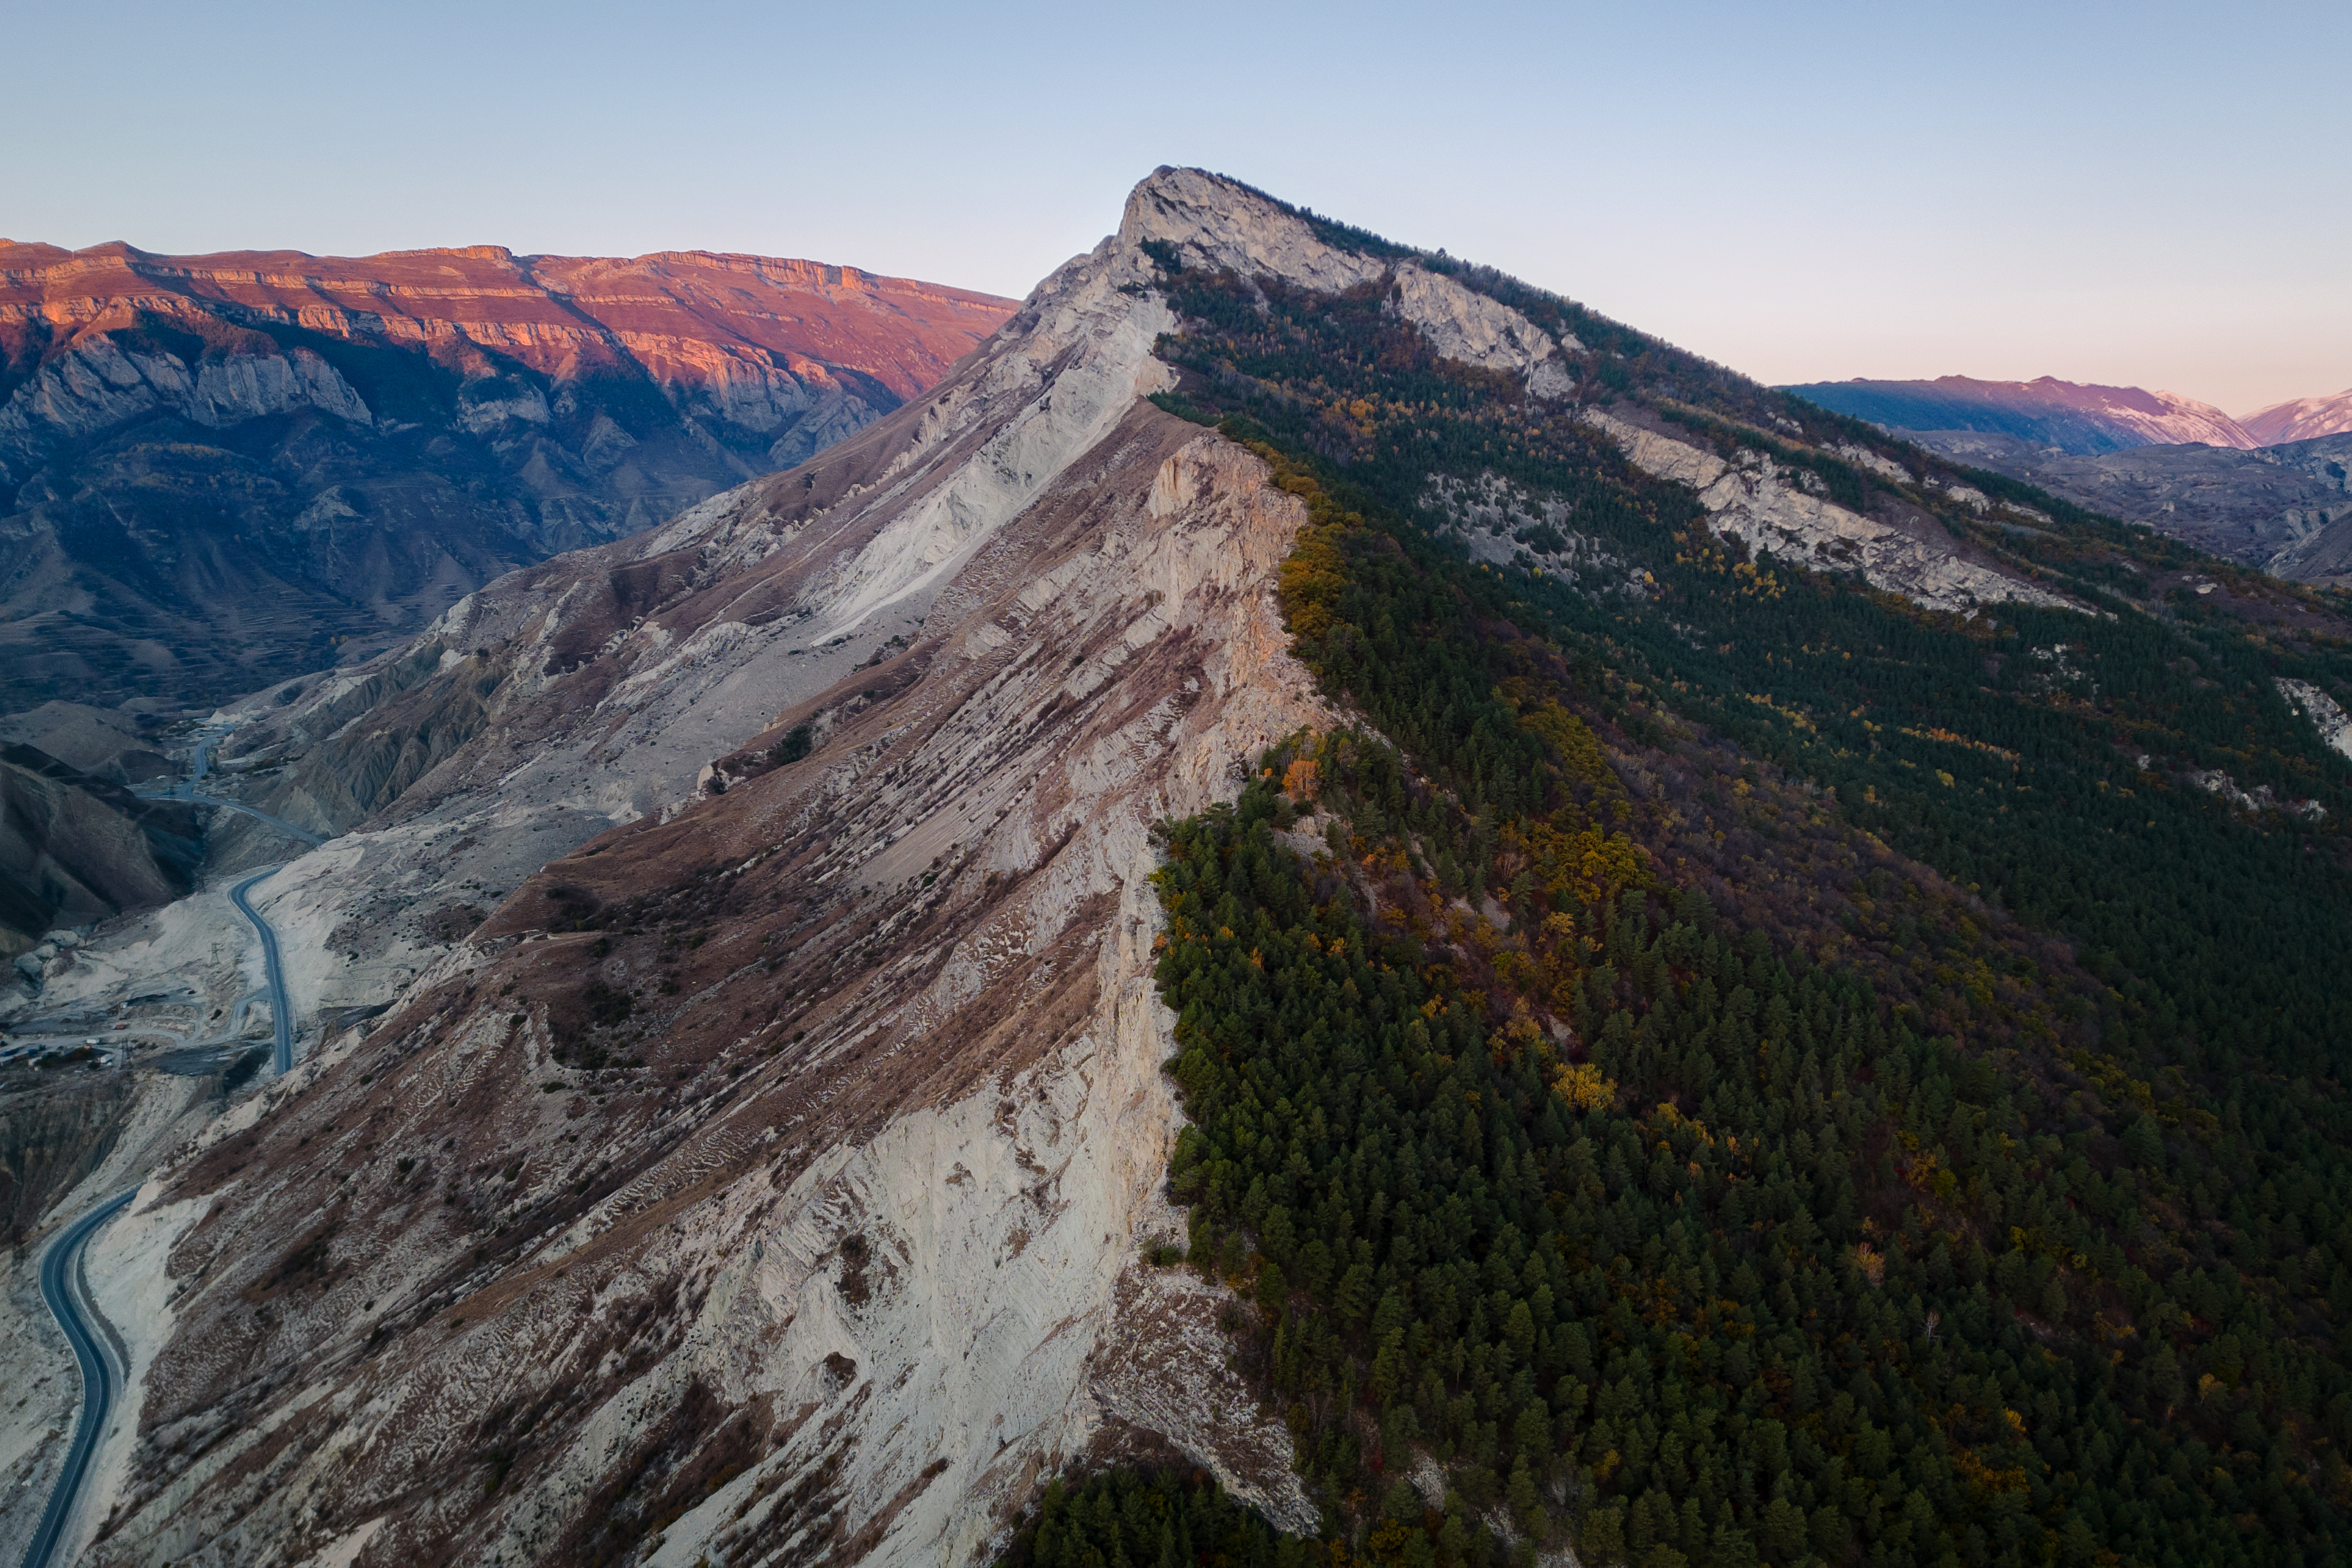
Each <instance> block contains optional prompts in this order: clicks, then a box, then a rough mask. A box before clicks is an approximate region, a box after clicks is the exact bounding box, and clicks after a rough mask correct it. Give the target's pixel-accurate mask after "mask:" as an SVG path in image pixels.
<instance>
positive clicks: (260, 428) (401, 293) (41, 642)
mask: <svg viewBox="0 0 2352 1568" xmlns="http://www.w3.org/2000/svg"><path fill="white" fill-rule="evenodd" d="M1008 309H1010V302H1009V301H1006V300H995V299H992V298H990V297H988V296H985V295H979V294H972V293H969V292H966V291H963V290H961V289H947V288H941V287H938V286H934V285H929V284H922V283H914V282H909V281H907V280H904V279H890V278H877V277H874V276H871V275H869V274H866V273H861V272H859V271H857V270H856V268H839V267H827V266H821V265H818V264H816V263H813V262H804V261H786V260H777V259H772V258H764V257H752V256H719V255H708V254H703V253H698V252H696V253H663V254H658V255H654V256H644V257H637V258H625V259H623V258H583V257H517V256H514V255H512V254H510V253H509V252H508V251H506V250H505V249H503V248H501V247H495V246H486V247H473V248H471V249H466V250H436V251H396V252H392V253H389V254H386V255H383V256H377V257H364V258H319V257H310V256H304V255H301V254H299V253H296V252H289V251H279V252H267V253H244V252H232V253H226V254H223V255H218V256H203V257H167V256H156V255H152V254H150V253H148V252H144V251H141V250H137V249H134V248H132V247H129V246H125V245H119V244H118V245H105V246H99V247H92V248H91V249H89V250H83V251H65V250H61V249H58V247H53V246H45V245H26V244H8V243H0V495H5V500H0V710H5V709H21V708H28V707H31V706H34V705H35V704H37V703H39V702H41V701H44V700H53V699H60V698H62V699H69V700H90V701H94V702H97V703H99V704H100V705H101V706H113V705H114V704H116V703H119V702H121V701H122V700H125V699H126V698H129V697H132V696H141V697H149V698H155V697H160V698H162V699H163V700H164V702H165V703H166V704H169V705H178V704H187V705H194V706H203V705H209V704H210V703H212V702H215V701H218V700H223V699H225V698H226V697H228V696H230V695H233V694H234V693H236V692H238V691H241V690H249V689H252V688H253V687H255V686H256V685H259V684H266V683H268V681H271V680H275V679H280V678H282V677H283V676H285V675H288V674H291V673H293V672H295V671H297V670H300V669H304V668H317V667H319V666H320V665H323V664H325V663H328V662H330V661H331V659H332V658H334V656H335V652H336V649H337V648H338V647H340V646H341V645H342V644H344V643H346V642H348V641H356V642H357V643H359V644H360V645H362V647H366V646H378V647H380V646H382V645H383V643H384V642H385V641H386V640H388V639H392V638H397V637H405V636H406V635H408V634H409V633H412V632H413V631H414V630H415V628H416V627H417V626H420V625H422V624H423V623H425V621H428V620H430V619H431V618H432V617H433V616H436V615H437V614H439V613H440V612H441V611H442V610H443V609H445V608H446V607H447V605H449V603H450V602H451V601H452V600H454V599H456V598H457V597H459V596H461V595H464V594H466V593H467V592H469V591H470V590H472V589H473V588H476V587H478V586H479V585H480V584H483V583H485V582H488V581H489V580H490V579H491V578H493V577H496V576H498V575H499V574H501V573H504V572H507V571H509V570H512V569H513V568H514V567H517V566H520V565H527V564H529V563H531V562H534V561H537V560H541V559H542V558H544V557H546V556H548V555H550V554H552V553H555V552H560V551H563V550H569V549H575V548H578V547H580V546H582V545H584V544H590V543H594V542H598V541H601V540H605V539H611V538H614V537H617V536H620V535H624V534H627V533H633V532H635V531H639V530H641V529H644V528H646V527H649V526H651V525H652V524H654V523H656V522H658V521H661V520H662V519H664V518H666V517H667V516H669V515H670V514H672V513H674V512H676V511H677V510H679V509H680V508H682V507H685V506H688V505H691V504H692V503H694V502H695V501H697V500H701V499H703V498H704V497H706V496H709V495H710V494H712V493H714V492H715V491H717V490H719V489H725V488H727V487H728V486H730V485H732V484H736V483H740V481H742V480H743V479H749V478H751V477H753V476H755V475H758V474H761V473H765V472H769V471H772V470H774V469H776V468H785V467H789V466H791V465H792V464H793V463H796V462H799V461H801V460H802V459H803V458H807V457H808V456H809V455H810V454H811V453H813V452H815V451H817V450H819V449H821V448H822V447H825V446H827V445H829V444H831V443H832V442H834V441H836V440H838V439H840V438H841V437H844V436H845V435H848V434H850V433H852V432H854V431H856V430H857V429H859V428H861V427H862V426H865V425H866V424H868V423H870V422H871V421H872V420H874V419H876V418H877V417H879V416H881V415H883V414H885V413H887V412H888V411H889V410H890V409H893V408H895V407H897V406H898V405H899V404H901V403H902V402H904V401H905V400H906V399H907V398H908V397H912V396H915V395H918V394H919V393H920V392H921V391H922V390H923V389H924V388H925V387H927V386H929V384H931V383H933V382H934V381H936V380H938V379H939V377H940V374H943V373H944V372H945V370H946V369H947V367H948V366H949V365H950V364H951V363H954V362H955V360H957V359H958V358H959V357H961V355H962V354H963V353H965V352H966V351H967V350H968V349H970V348H971V345H972V343H973V342H977V341H978V340H979V339H980V338H981V337H982V336H983V335H984V334H985V333H987V332H988V331H992V329H993V328H994V327H995V326H996V324H997V323H998V322H999V321H1002V320H1003V316H1004V313H1005V311H1006V310H1008Z"/></svg>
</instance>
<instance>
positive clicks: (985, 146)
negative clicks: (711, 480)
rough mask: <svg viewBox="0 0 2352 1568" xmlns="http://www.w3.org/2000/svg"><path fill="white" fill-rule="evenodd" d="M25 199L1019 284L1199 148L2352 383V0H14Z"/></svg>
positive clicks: (1789, 356) (1491, 254)
mask: <svg viewBox="0 0 2352 1568" xmlns="http://www.w3.org/2000/svg"><path fill="white" fill-rule="evenodd" d="M7 10H8V12H9V13H10V15H9V17H8V26H7V33H6V36H7V37H8V40H9V52H10V54H11V55H12V57H14V60H15V68H13V69H12V70H11V72H10V80H9V87H8V91H7V92H6V94H5V97H0V149H5V151H0V235H5V236H6V237H10V238H14V239H20V240H44V241H47V242H49V243H51V244H57V245H65V246H69V247H82V246H88V245H93V244H98V243H100V242H103V241H106V240H113V239H121V240H128V241H129V242H131V244H133V245H136V246H140V247H143V248H146V249H149V250H155V251H165V252H196V251H207V250H225V249H264V248H291V249H299V250H307V251H310V252H313V253H317V254H340V255H355V254H365V253H368V252H372V251H377V250H385V249H396V248H415V247H425V246H440V245H471V244H499V245H506V246H509V247H512V248H513V249H515V250H517V251H520V252H543V253H544V252H554V253H566V254H587V255H631V254H636V253H639V252H643V251H648V250H668V249H708V250H732V251H748V252H755V253H760V254H766V255H778V256H797V257H808V258H816V259H819V260H824V261H830V262H845V263H849V264H852V265H855V266H858V267H863V268H868V269H870V270H873V271H877V272H886V273H893V274H898V275H901V276H908V277H915V278H922V279H930V280H933V281H937V282H942V283H952V284H958V285H961V286H963V287H966V288H972V289H987V290H990V291H992V292H996V293H1002V294H1007V295H1021V294H1025V293H1026V292H1027V291H1028V290H1029V289H1030V288H1031V287H1032V286H1033V285H1034V283H1035V282H1036V280H1037V279H1040V278H1042V277H1043V276H1044V275H1045V273H1046V272H1048V271H1050V270H1051V269H1052V268H1054V267H1055V266H1056V265H1058V264H1059V263H1060V262H1062V261H1064V260H1066V259H1067V258H1069V257H1070V256H1072V255H1074V254H1076V253H1077V252H1079V251H1081V250H1084V249H1087V248H1088V247H1091V246H1092V245H1093V244H1094V243H1095V242H1096V241H1097V239H1099V238H1100V237H1102V236H1103V235H1104V234H1106V233H1108V232H1109V231H1110V230H1111V229H1112V228H1113V227H1114V226H1116V225H1117V223H1118V214H1119V208H1120V205H1121V203H1122V201H1123V200H1124V198H1125V195H1126V193H1127V191H1128V190H1129V187H1130V186H1132V185H1133V184H1135V182H1136V181H1138V180H1139V179H1140V178H1142V177H1143V176H1144V175H1145V174H1148V173H1150V170H1151V169H1152V168H1153V167H1155V166H1156V165H1158V164H1160V163H1189V164H1198V165H1201V166H1203V167H1207V168H1212V169H1215V170H1218V171H1220V172H1223V173H1225V174H1232V175H1234V176H1235V177H1237V178H1240V179H1243V180H1245V181H1247V182H1249V183H1250V184H1255V185H1257V186H1259V187H1260V188H1262V189H1265V190H1267V191H1269V192H1271V193H1273V194H1274V195H1278V196H1281V197H1283V198H1284V199H1286V200H1288V201H1291V202H1294V203H1297V204H1298V205H1305V206H1310V207H1313V208H1314V209H1316V210H1317V211H1318V212H1322V213H1327V214H1329V215H1331V216H1337V217H1341V218H1345V219H1347V220H1348V221H1349V222H1351V223H1355V224H1359V225H1360V226H1365V227H1368V228H1371V229H1374V230H1376V231H1378V232H1380V233H1382V234H1385V235H1387V236H1389V237H1391V238H1394V239H1399V240H1402V241H1405V242H1407V243H1410V244H1414V245H1419V246H1423V247H1430V248H1437V247H1444V248H1445V249H1446V250H1448V251H1449V252H1451V253H1452V254H1454V255H1455V256H1459V257H1465V258H1470V259H1473V260H1476V261H1482V262H1486V263H1489V264H1491V265H1494V266H1496V267H1499V268H1503V269H1504V270H1506V271H1508V272H1511V273H1514V274H1516V275H1517V276H1518V277H1520V278H1522V279H1526V280H1528V281H1529V282H1532V283H1536V284H1539V285H1541V286H1543V287H1546V288H1549V289H1555V290H1557V291H1559V292H1560V293H1563V294H1566V295H1568V296H1570V297H1571V298H1573V299H1576V300H1580V301H1582V302H1583V303H1585V304H1587V305H1589V306H1591V307H1592V308H1594V309H1596V310H1601V311H1602V312H1604V313H1606V314H1608V315H1611V316H1613V317H1616V318H1617V319H1619V320H1621V321H1627V322H1630V323H1631V324H1633V325H1634V326H1637V327H1640V328H1642V329H1643V330H1645V331H1651V332H1654V333H1656V334H1658V335H1660V336H1662V337H1664V338H1666V339H1668V340H1670V341H1672V342H1675V343H1678V344H1680V345H1681V346H1683V347H1685V348H1687V349H1691V350H1694V351H1696V352H1697V353H1703V354H1705V355H1706V356H1708V357H1709V358H1712V359H1715V360H1717V361H1719V362H1721V363H1726V364H1728V365H1731V366H1733V367H1734V368H1736V369H1738V370H1740V371H1743V372H1746V373H1747V374H1750V375H1753V376H1756V377H1758V378H1759V379H1762V380H1765V381H1769V382H1774V383H1788V382H1797V381H1814V380H1840V379H1844V378H1846V377H1850V376H1869V377H1890V378H1911V377H1927V376H1935V375H1940V374H1967V375H1975V376H1982V377H1987V378H1995V379H2020V380H2021V379H2028V378H2031V377H2033V376H2037V375H2043V374H2049V375H2056V376H2059V377H2062V378H2063V379H2066V380H2072V381H2087V382H2101V383H2108V384H2123V385H2142V386H2149V387H2159V388H2163V389H2166V390H2169V391H2174V392H2179V393H2181V394H2183V395H2188V396H2191V397H2196V398H2200V399H2202V400H2205V401H2207V402H2210V403H2214V404H2217V405H2220V406H2221V407H2223V408H2225V409H2227V410H2229V411H2230V412H2231V413H2234V414H2244V413H2249V412H2251V411H2252V410H2253V409H2254V408H2256V407H2259V406H2262V405H2267V404H2271V403H2275V402H2280V401H2283V400H2285V399H2287V398H2291V397H2297V396H2306V395H2326V394H2332V393H2335V392H2337V391H2339V390H2342V389H2345V388H2346V387H2347V386H2352V288H2347V271H2352V268H2348V267H2347V262H2352V243H2347V242H2352V202H2347V201H2346V200H2345V199H2344V197H2345V190H2346V184H2347V180H2346V169H2347V149H2352V134H2347V132H2352V92H2347V91H2346V90H2344V88H2343V84H2342V78H2341V71H2342V62H2343V61H2344V59H2345V58H2347V53H2352V49H2347V46H2352V5H2346V4H2344V3H2343V0H2335V3H2334V4H2331V5H2236V6H2226V7H2225V6H2220V5H2200V6H2194V7H2192V6H2187V5H2162V4H2142V5H2089V4H2068V3H2066V0H2041V3H2039V4H2034V5H2008V4H1996V3H1984V4H1972V5H1949V4H1926V3H1901V0H1880V3H1878V4H1872V5H1800V4H1782V5H1768V4H1758V3H1752V0H1751V3H1749V4H1744V5H1673V4H1664V3H1660V4H1652V5H1625V4H1622V0H1618V3H1613V4H1610V5H1577V4H1559V5H1465V4H1455V5H1426V4H1423V5H1412V6H1403V5H1351V6H1332V5H1276V4H1266V3H1264V0H1260V3H1257V4H1253V5H1228V4H1223V3H1205V4H1190V5H1150V6H1141V5H1133V6H1118V5H1104V4H1101V3H1099V0H1097V4H1093V5H997V6H980V5H957V6H947V5H929V4H902V5H888V6H886V5H870V4H869V5H842V4H837V3H836V4H833V5H825V6H822V7H817V6H797V5H715V4H707V3H702V0H672V3H670V4H667V5H642V4H640V5H614V4H608V3H605V0H573V3H572V4H568V5H543V4H521V3H500V0H469V3H468V4H465V5H443V4H439V3H437V0H406V3H404V4H401V5H352V4H337V3H334V0H311V3H310V4H305V5H268V4H257V3H248V4H206V3H204V0H183V3H181V4H176V5H132V4H122V3H120V0H78V3H77V4H76V5H71V6H68V5H55V4H50V5H32V4H29V3H27V0H13V3H12V4H10V5H8V7H7Z"/></svg>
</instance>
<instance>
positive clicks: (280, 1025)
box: [228, 866, 294, 1074]
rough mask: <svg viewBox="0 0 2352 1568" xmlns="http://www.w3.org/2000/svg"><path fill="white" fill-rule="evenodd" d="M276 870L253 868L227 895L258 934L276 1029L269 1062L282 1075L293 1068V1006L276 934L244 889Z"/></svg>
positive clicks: (271, 1013)
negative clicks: (287, 996) (275, 1039)
mask: <svg viewBox="0 0 2352 1568" xmlns="http://www.w3.org/2000/svg"><path fill="white" fill-rule="evenodd" d="M277 870H278V868H277V867H275V866H270V867H266V868H263V869H261V870H258V871H256V872H255V873H254V874H253V875H252V876H250V877H247V879H245V880H244V881H242V882H239V883H238V884H237V885H236V886H235V887H234V888H231V889H229V890H228V897H229V902H231V903H233V904H235V905H236V910H237V913H239V914H241V915H243V916H244V917H245V918H246V919H247V920H249V921H252V922H253V929H254V930H255V931H258V932H259V933H260V934H261V963H262V966H263V967H264V968H265V969H267V970H268V973H269V1016H270V1019H271V1022H272V1023H273V1024H274V1025H275V1026H277V1030H278V1045H277V1049H276V1052H275V1054H274V1055H273V1056H272V1058H271V1063H272V1066H273V1067H274V1068H276V1070H277V1071H278V1073H280V1074H285V1073H289V1072H292V1071H293V1070H294V1007H293V1005H292V1004H291V1003H289V1002H288V1001H287V999H286V968H285V965H283V964H282V963H278V933H277V932H276V931H272V930H271V929H270V928H269V922H268V921H266V920H263V919H262V918H261V911H260V910H257V909H255V908H254V907H253V905H252V903H251V902H250V901H248V900H247V898H246V896H245V895H246V890H247V889H249V888H251V887H252V886H253V885H254V884H255V883H256V882H258V881H260V880H261V879H263V878H264V877H268V876H269V875H271V874H272V873H274V872H276V871H277Z"/></svg>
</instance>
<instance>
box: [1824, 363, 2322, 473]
mask: <svg viewBox="0 0 2352 1568" xmlns="http://www.w3.org/2000/svg"><path fill="white" fill-rule="evenodd" d="M1785 390H1787V391H1790V392H1793V393H1795V394H1796V395H1798V396H1800V397H1801V398H1804V399H1805V400H1806V401H1808V402H1810V403H1816V404H1819V405H1821V406H1822V407H1823V408H1827V409H1830V410H1832V412H1834V413H1838V414H1850V415H1852V416H1853V417H1855V418H1856V419H1867V420H1869V421H1870V422H1871V423H1872V424H1874V425H1880V426H1885V427H1886V428H1887V429H1890V430H1905V431H1911V430H1972V431H1976V432H1978V433H1979V434H1981V435H1990V436H2006V437H2011V438H2013V439H2016V440H2020V441H2031V442H2032V443H2034V444H2036V445H2038V446H2043V447H2057V448H2058V449H2059V450H2060V451H2062V452H2072V453H2074V454H2075V455H2076V456H2078V457H2095V456H2097V455H2098V454H2100V453H2102V452H2116V451H2122V450H2124V449H2126V448H2128V447H2158V446H2179V445H2185V444H2189V443H2197V444H2200V445H2203V446H2208V447H2240V448H2247V447H2271V446H2276V445H2278V444H2279V443H2281V442H2284V441H2307V440H2310V439H2312V438H2314V437H2320V436H2334V435H2337V434H2340V433H2341V432H2344V431H2347V430H2352V391H2346V392H2341V393H2338V394H2336V395H2335V396H2334V397H2305V398H2298V399H2296V400H2295V401H2294V402H2292V403H2281V404H2275V405H2272V406H2271V407H2268V408H2264V409H2262V410H2261V411H2259V412H2257V413H2253V414H2249V415H2247V416H2245V417H2244V418H2243V419H2234V418H2232V417H2231V416H2229V415H2227V414H2224V413H2223V412H2222V411H2221V410H2220V409H2219V408H2216V407H2214V406H2213V405H2211V404H2210V403H2200V402H2198V401H2197V400H2196V399H2194V398H2190V397H2183V396H2181V395H2179V393H2176V392H2150V391H2147V389H2145V388H2143V387H2137V386H2094V385H2084V384H2081V383H2077V382H2072V381H2060V380H2058V379H2057V378H2056V377H2054V376H2047V375H2045V376H2042V377H2041V378H2040V379H2038V380H2035V381H1979V380H1976V379H1975V378H1974V377H1972V376H1965V375H1941V376H1937V378H1936V379H1935V380H1933V381H1863V380H1859V379H1857V380H1854V381H1817V382H1811V383H1808V384H1803V385H1799V386H1790V387H1788V388H1786V389H1785Z"/></svg>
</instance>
